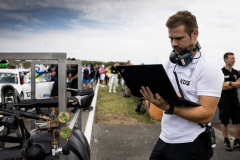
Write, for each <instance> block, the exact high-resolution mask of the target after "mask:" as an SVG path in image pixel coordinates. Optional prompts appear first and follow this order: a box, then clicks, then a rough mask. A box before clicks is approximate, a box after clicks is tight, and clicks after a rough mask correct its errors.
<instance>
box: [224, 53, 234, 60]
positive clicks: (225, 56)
mask: <svg viewBox="0 0 240 160" xmlns="http://www.w3.org/2000/svg"><path fill="white" fill-rule="evenodd" d="M229 55H234V53H232V52H227V53H225V54H224V55H223V60H224V59H225V58H226V59H228V56H229Z"/></svg>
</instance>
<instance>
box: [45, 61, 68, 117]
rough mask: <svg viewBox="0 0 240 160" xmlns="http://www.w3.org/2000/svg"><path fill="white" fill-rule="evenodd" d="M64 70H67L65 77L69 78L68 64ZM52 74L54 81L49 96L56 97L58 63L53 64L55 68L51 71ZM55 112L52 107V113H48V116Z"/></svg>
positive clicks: (53, 114)
mask: <svg viewBox="0 0 240 160" xmlns="http://www.w3.org/2000/svg"><path fill="white" fill-rule="evenodd" d="M66 71H67V78H69V79H70V78H71V71H70V68H69V67H68V66H66ZM52 76H53V77H54V81H55V82H54V83H53V87H52V90H51V97H57V96H58V65H55V68H54V70H53V72H52ZM55 113H56V109H55V107H52V113H50V114H49V115H50V116H55Z"/></svg>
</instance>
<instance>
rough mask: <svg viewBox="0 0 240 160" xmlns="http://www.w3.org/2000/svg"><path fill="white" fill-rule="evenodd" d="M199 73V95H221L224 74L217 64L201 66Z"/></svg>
mask: <svg viewBox="0 0 240 160" xmlns="http://www.w3.org/2000/svg"><path fill="white" fill-rule="evenodd" d="M201 67H202V68H201V69H199V70H198V72H197V73H196V74H197V95H198V96H211V97H221V93H222V84H223V82H224V76H223V73H222V70H221V69H220V68H219V67H218V66H217V64H213V63H209V64H206V65H203V66H201Z"/></svg>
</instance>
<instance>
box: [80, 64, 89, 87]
mask: <svg viewBox="0 0 240 160" xmlns="http://www.w3.org/2000/svg"><path fill="white" fill-rule="evenodd" d="M87 66H88V64H85V66H84V68H83V70H82V73H83V87H84V88H85V89H87V88H88V82H89V75H90V74H91V71H90V69H89V68H88V67H87Z"/></svg>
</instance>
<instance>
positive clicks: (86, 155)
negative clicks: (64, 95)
mask: <svg viewBox="0 0 240 160" xmlns="http://www.w3.org/2000/svg"><path fill="white" fill-rule="evenodd" d="M76 92H78V93H79V96H75V97H68V99H67V107H77V108H79V109H78V110H77V111H76V113H75V115H74V117H73V120H72V121H71V123H69V122H68V121H69V120H70V114H69V113H68V112H61V113H59V115H58V119H57V120H55V118H54V116H53V117H46V116H41V115H38V114H36V113H30V112H24V111H22V110H20V109H18V108H35V107H40V108H43V107H49V106H50V107H58V98H51V99H43V100H36V99H33V100H22V101H21V102H20V103H17V104H15V103H10V104H1V105H0V114H2V115H4V118H3V120H2V122H1V124H0V125H4V126H5V128H4V131H3V132H2V136H0V159H2V160H12V159H15V158H16V157H17V158H18V159H20V160H21V159H26V160H27V159H44V158H45V157H46V156H47V157H46V158H45V159H46V160H51V159H58V154H60V153H61V154H68V153H69V155H68V156H67V157H68V159H71V160H89V159H90V147H89V144H88V142H87V139H86V138H85V136H84V134H83V133H82V132H81V131H80V130H79V129H78V128H76V127H74V124H75V122H76V120H77V117H78V114H79V113H80V108H87V107H89V106H90V105H91V102H92V99H93V96H94V91H93V89H88V90H84V91H83V92H79V91H78V90H76ZM2 106H5V107H4V108H5V109H4V108H2ZM22 117H26V118H31V119H35V120H39V119H41V120H45V121H47V123H44V124H43V125H40V126H38V128H37V129H33V130H32V131H31V132H30V133H29V132H28V131H27V129H26V127H25V125H24V122H23V120H22ZM59 123H67V126H66V127H63V128H61V129H59ZM13 130H15V131H16V134H17V137H11V136H8V135H9V134H10V133H12V132H13ZM49 133H51V134H49ZM59 136H60V137H61V138H63V139H68V143H67V146H65V147H62V148H61V147H58V137H59ZM5 142H8V143H19V144H20V145H18V146H14V147H10V148H4V145H5ZM69 150H70V152H69ZM49 155H51V156H49Z"/></svg>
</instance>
